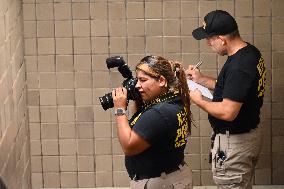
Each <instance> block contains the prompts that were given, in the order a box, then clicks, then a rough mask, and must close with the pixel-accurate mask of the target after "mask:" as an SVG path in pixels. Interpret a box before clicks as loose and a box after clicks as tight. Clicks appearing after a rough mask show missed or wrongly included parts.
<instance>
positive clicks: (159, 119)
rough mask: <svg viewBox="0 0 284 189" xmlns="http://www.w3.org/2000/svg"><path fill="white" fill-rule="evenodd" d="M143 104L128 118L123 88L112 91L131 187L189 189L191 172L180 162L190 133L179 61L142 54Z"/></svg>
mask: <svg viewBox="0 0 284 189" xmlns="http://www.w3.org/2000/svg"><path fill="white" fill-rule="evenodd" d="M136 76H137V84H136V86H135V87H136V89H137V90H138V91H139V93H140V95H141V98H142V100H143V105H142V108H139V110H138V111H137V112H136V113H134V115H133V116H132V117H131V119H130V120H128V118H127V115H126V114H125V110H126V109H127V90H126V89H125V88H123V87H119V88H116V89H115V90H113V91H112V97H113V102H114V110H115V115H116V122H117V132H118V138H119V141H120V144H121V146H122V149H123V151H124V153H125V166H126V169H127V172H128V174H129V177H130V178H131V182H130V187H131V189H144V188H147V189H160V188H166V189H171V188H173V189H191V188H192V174H191V170H190V168H189V167H188V165H187V164H186V163H185V162H184V149H185V146H186V142H187V137H188V135H189V134H190V128H191V119H190V107H189V106H190V99H189V93H188V85H187V80H186V76H185V72H184V69H183V67H182V65H181V64H180V63H178V62H175V61H169V60H167V59H165V58H163V57H159V56H146V57H144V58H143V59H142V60H141V61H140V63H138V65H137V66H136Z"/></svg>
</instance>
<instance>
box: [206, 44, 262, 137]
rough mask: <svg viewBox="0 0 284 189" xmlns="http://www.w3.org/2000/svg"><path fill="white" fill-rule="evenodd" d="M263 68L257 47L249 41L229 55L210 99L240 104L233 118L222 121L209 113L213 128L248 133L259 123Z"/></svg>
mask: <svg viewBox="0 0 284 189" xmlns="http://www.w3.org/2000/svg"><path fill="white" fill-rule="evenodd" d="M265 75H266V68H265V63H264V60H263V58H262V56H261V53H260V52H259V50H258V49H257V48H256V47H254V46H253V45H251V44H248V45H247V46H245V47H244V48H242V49H240V50H239V51H237V52H236V53H235V54H234V55H232V56H229V57H228V59H227V61H226V62H225V64H224V66H223V68H222V70H221V72H220V74H219V76H218V79H217V83H216V86H215V90H214V94H213V101H214V102H221V101H222V100H223V99H224V98H227V99H230V100H233V101H236V102H241V103H243V105H242V107H241V109H240V112H239V114H238V116H237V117H236V118H235V120H234V121H224V120H220V119H218V118H215V117H213V116H211V115H209V116H208V117H209V121H210V123H211V126H212V127H213V129H214V128H215V130H229V131H231V132H235V133H238V132H247V131H249V130H250V129H252V128H256V127H257V125H258V123H259V120H260V118H259V114H260V108H261V106H262V104H263V96H264V90H265Z"/></svg>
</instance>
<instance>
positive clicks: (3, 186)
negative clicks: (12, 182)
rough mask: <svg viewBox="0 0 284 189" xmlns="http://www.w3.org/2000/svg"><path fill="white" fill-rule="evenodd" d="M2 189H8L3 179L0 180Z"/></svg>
mask: <svg viewBox="0 0 284 189" xmlns="http://www.w3.org/2000/svg"><path fill="white" fill-rule="evenodd" d="M0 189H7V187H6V185H5V184H4V182H3V181H2V179H1V178H0Z"/></svg>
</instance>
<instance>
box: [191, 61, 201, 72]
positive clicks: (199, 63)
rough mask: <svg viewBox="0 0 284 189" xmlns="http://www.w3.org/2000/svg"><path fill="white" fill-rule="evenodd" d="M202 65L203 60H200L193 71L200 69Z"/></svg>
mask: <svg viewBox="0 0 284 189" xmlns="http://www.w3.org/2000/svg"><path fill="white" fill-rule="evenodd" d="M202 63H203V62H202V60H199V61H198V62H197V64H196V65H195V66H194V68H193V70H195V69H196V68H199V67H200V66H201V64H202Z"/></svg>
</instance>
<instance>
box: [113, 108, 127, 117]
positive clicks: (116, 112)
mask: <svg viewBox="0 0 284 189" xmlns="http://www.w3.org/2000/svg"><path fill="white" fill-rule="evenodd" d="M125 114H126V111H125V110H124V109H123V108H117V109H116V110H114V115H116V116H122V115H125Z"/></svg>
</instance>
